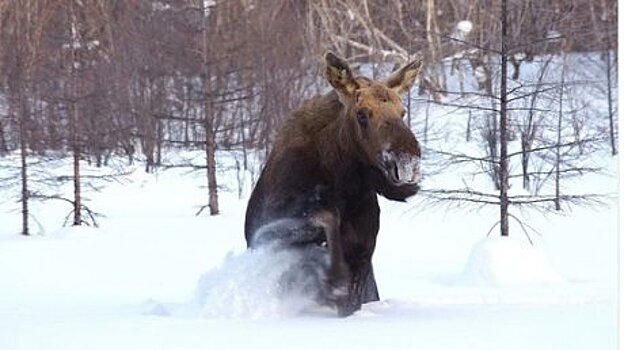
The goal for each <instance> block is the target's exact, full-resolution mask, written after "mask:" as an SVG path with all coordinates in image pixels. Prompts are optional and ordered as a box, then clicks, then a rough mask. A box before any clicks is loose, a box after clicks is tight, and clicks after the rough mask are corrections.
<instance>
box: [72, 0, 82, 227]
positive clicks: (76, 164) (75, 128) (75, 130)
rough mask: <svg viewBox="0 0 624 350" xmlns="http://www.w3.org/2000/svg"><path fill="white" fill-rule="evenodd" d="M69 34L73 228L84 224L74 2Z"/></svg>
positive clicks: (76, 31) (76, 33)
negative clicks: (82, 214) (81, 192)
mask: <svg viewBox="0 0 624 350" xmlns="http://www.w3.org/2000/svg"><path fill="white" fill-rule="evenodd" d="M69 14H70V17H69V34H70V40H71V62H70V71H69V74H70V77H69V79H70V84H71V85H70V93H71V100H72V122H71V139H72V140H71V145H72V153H73V169H74V179H73V180H74V201H73V204H74V220H73V223H72V225H73V226H80V225H81V224H82V217H81V210H80V208H81V206H82V203H81V202H82V198H81V194H80V185H81V184H80V138H79V135H80V127H79V122H80V116H79V110H78V91H80V90H79V88H78V86H77V84H78V79H77V76H76V75H77V71H76V70H77V67H76V63H77V57H76V56H77V55H76V46H77V45H76V44H77V43H78V42H79V38H78V30H77V29H76V28H75V25H76V16H75V14H74V8H73V2H72V1H70V2H69Z"/></svg>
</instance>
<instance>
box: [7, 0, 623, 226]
mask: <svg viewBox="0 0 624 350" xmlns="http://www.w3.org/2000/svg"><path fill="white" fill-rule="evenodd" d="M503 2H505V3H507V2H509V6H507V9H506V10H505V11H504V12H505V15H506V22H505V24H503V22H501V20H500V19H501V11H502V6H501V5H502V3H503ZM616 6H617V3H616V1H613V0H611V1H608V0H566V1H564V0H559V1H551V2H543V1H538V0H529V1H520V0H487V1H481V0H447V1H435V0H426V1H407V0H364V1H359V0H335V1H329V0H301V1H298V0H262V1H261V0H211V1H205V0H161V1H154V0H128V1H109V0H68V1H54V0H0V29H1V31H0V154H9V153H10V152H19V154H20V155H21V160H22V161H21V165H20V169H21V171H20V177H21V181H20V186H21V191H20V192H21V203H22V215H23V216H24V220H23V221H24V227H23V233H24V234H28V200H29V197H30V196H32V191H30V190H29V186H28V179H29V173H28V163H27V161H26V158H27V157H28V156H29V155H33V154H34V155H37V154H39V155H41V154H47V153H50V152H55V154H60V155H69V156H71V157H72V158H73V165H74V166H73V173H74V176H73V179H72V181H73V186H74V196H73V198H69V199H68V200H69V202H70V203H71V204H72V206H73V219H72V223H73V224H74V225H80V224H82V223H84V222H85V218H84V217H83V216H82V215H81V214H82V213H83V212H84V211H85V207H84V205H83V203H82V201H81V195H80V194H81V188H80V185H81V173H80V164H81V161H88V162H92V163H94V164H95V165H97V166H101V165H105V164H107V162H108V160H109V159H110V158H111V157H112V156H114V155H121V156H124V157H127V158H128V161H129V162H133V161H135V159H140V161H141V162H143V164H144V167H145V170H146V171H152V170H154V169H155V168H157V167H160V166H166V164H163V154H164V153H165V152H166V151H167V150H168V149H171V148H186V149H201V150H203V151H204V152H205V154H206V164H205V166H203V167H202V168H203V169H204V170H205V171H206V183H207V188H208V196H207V205H206V207H207V208H208V209H209V211H210V214H213V215H214V214H217V213H218V212H219V206H218V183H217V177H216V171H217V168H218V164H217V162H216V158H215V153H216V151H217V150H219V149H220V150H227V149H237V150H242V151H243V152H244V153H245V152H247V151H248V150H260V151H264V152H266V151H267V150H268V148H269V147H270V145H271V141H272V138H273V135H274V133H275V131H276V128H277V125H278V124H279V122H280V120H281V119H282V118H283V117H285V116H286V115H287V114H288V111H290V110H291V109H293V108H294V107H296V106H298V105H299V104H300V103H301V102H302V101H303V100H305V99H306V98H308V97H309V96H311V95H314V94H316V93H319V92H321V91H324V90H325V85H324V84H323V82H322V79H320V77H321V74H320V68H321V67H320V66H321V61H320V58H321V57H322V54H323V52H325V51H326V50H333V51H335V52H337V53H338V54H340V55H341V56H343V57H347V58H348V59H349V60H350V61H351V62H352V63H354V64H355V65H356V66H357V65H358V64H360V65H361V66H362V67H371V68H372V74H373V76H376V75H378V74H381V72H382V71H383V70H384V69H387V68H386V67H388V66H392V65H397V64H400V63H402V62H404V61H405V60H407V59H408V58H412V57H415V56H418V57H420V58H421V59H422V60H423V62H424V65H425V70H424V72H423V75H422V77H421V79H420V86H419V88H418V97H419V98H420V101H430V102H432V103H440V104H447V105H448V104H452V103H453V97H454V96H455V95H456V94H459V95H461V96H466V95H467V94H471V93H472V94H475V93H481V94H484V95H486V96H490V97H496V96H498V97H496V98H495V99H493V100H492V99H491V100H492V101H494V102H493V103H494V104H495V106H494V107H492V109H493V110H495V111H500V109H501V108H499V106H500V96H501V95H500V93H502V92H501V91H502V90H501V86H500V84H497V77H498V78H499V77H500V70H501V69H500V67H501V63H500V60H497V59H495V58H496V57H504V60H505V61H509V65H510V67H511V68H510V70H511V72H510V73H509V74H510V76H511V78H512V79H517V78H518V77H519V76H520V72H521V70H522V69H523V67H525V66H526V63H530V62H533V61H534V60H535V59H536V57H543V56H544V55H553V54H568V53H582V52H601V53H603V55H604V56H605V57H606V61H607V62H609V65H610V66H609V67H608V70H609V72H608V74H606V76H607V77H609V79H611V78H612V77H613V74H612V72H611V71H614V70H615V67H616V64H615V62H617V57H614V55H615V52H616V50H615V46H616V43H617V36H616V23H617V18H616V13H617V11H616V10H617V8H616ZM460 24H461V25H460ZM502 26H504V27H505V29H506V34H505V36H504V38H503V37H502V36H501V35H500V33H501V31H502V29H503V27H502ZM503 41H504V42H505V45H506V49H505V50H501V47H502V46H501V45H502V43H503ZM501 53H502V54H503V56H501ZM497 55H498V56H497ZM449 64H450V71H449V68H448V67H449ZM506 66H507V65H505V67H506ZM449 74H455V75H457V76H458V77H459V78H458V80H459V81H460V85H461V86H460V88H459V89H456V88H455V87H451V86H449V85H448V78H449ZM469 79H473V80H476V81H477V82H478V90H477V91H467V90H466V89H464V88H463V82H464V81H467V80H469ZM613 81H615V79H613ZM613 81H609V82H608V83H607V84H608V85H605V86H606V89H605V91H607V92H608V93H609V98H608V99H609V111H608V115H607V117H608V119H605V120H606V121H607V123H606V124H605V125H609V130H610V134H608V136H609V139H610V143H611V147H612V152H613V153H614V154H615V152H616V151H617V149H616V147H615V141H614V140H615V139H616V137H617V135H616V130H617V127H616V126H617V120H616V116H617V114H616V105H615V103H614V102H613V101H615V97H614V96H615V95H613V96H612V95H611V93H612V90H613V84H614V83H613ZM565 84H567V83H565ZM565 84H559V85H558V86H560V87H561V88H562V89H563V85H565ZM529 87H530V86H528V85H527V84H525V85H524V86H523V87H522V88H521V89H520V88H518V89H516V91H522V92H523V93H524V94H527V96H535V95H538V94H542V93H553V92H554V91H555V90H556V89H554V88H552V89H549V88H547V86H546V85H544V84H539V87H538V85H534V86H532V87H533V88H534V89H533V90H532V91H529V90H527V89H529ZM505 89H506V88H505ZM542 90H545V91H542ZM411 101H412V98H410V99H409V100H408V103H410V104H411ZM497 101H498V102H497ZM612 103H613V106H612V105H611V104H612ZM461 107H462V108H471V109H475V108H476V107H475V106H466V105H465V104H464V105H463V106H461ZM479 108H480V109H478V110H480V111H483V108H484V107H483V106H481V105H479ZM411 110H412V109H411V108H410V113H409V115H408V118H409V119H410V120H409V122H410V123H411V119H412V118H415V117H414V116H412V113H411ZM533 111H534V112H536V108H533ZM499 114H500V113H499ZM488 115H489V116H490V121H491V123H490V124H489V125H490V126H491V128H489V129H487V128H482V130H485V131H483V132H482V134H483V135H488V133H489V135H490V136H489V139H488V138H487V137H485V136H484V144H486V145H487V144H488V142H490V143H489V145H490V146H491V147H490V151H489V153H487V154H488V156H489V157H491V158H492V159H496V161H492V162H491V163H489V164H493V166H492V167H491V172H492V174H494V177H496V176H499V175H496V174H497V172H498V174H500V169H501V168H500V162H499V161H500V160H501V159H505V160H506V159H507V157H504V156H503V157H502V158H501V157H500V154H499V152H497V151H496V149H497V147H500V145H501V144H500V143H498V142H497V141H495V140H496V139H497V138H498V139H499V140H500V135H501V134H500V129H498V128H496V127H495V125H498V124H500V120H501V119H500V116H499V117H496V116H494V114H491V113H490V114H488ZM524 116H526V113H524V114H523V117H524ZM479 118H480V119H482V120H488V118H487V117H484V118H481V117H479ZM492 118H493V119H492ZM497 118H499V119H497ZM536 119H537V117H535V118H533V119H531V120H536ZM531 123H532V124H531ZM527 124H529V125H528V126H527ZM536 125H538V123H536V122H522V123H517V125H509V129H510V130H512V131H517V132H518V133H520V134H521V135H524V136H522V137H524V138H525V139H526V141H524V143H523V145H526V151H527V152H526V154H525V156H526V157H528V158H527V159H529V158H530V157H531V155H532V154H535V153H536V152H533V151H531V150H532V149H533V148H537V147H539V145H538V143H535V142H533V141H531V140H534V139H535V137H533V138H531V137H529V136H531V135H533V136H535V135H537V134H538V133H537V132H536V130H537V129H535V127H536ZM532 128H533V129H532ZM488 130H489V131H488ZM488 140H489V141H488ZM542 146H543V145H542ZM498 149H499V148H498ZM245 154H246V153H245ZM453 157H454V158H455V159H456V158H457V157H458V155H454V156H453ZM497 162H498V165H496V164H497ZM525 163H526V164H529V162H528V161H526V162H525ZM245 165H246V162H245ZM503 165H504V164H503ZM527 169H528V165H527ZM533 172H536V170H535V169H534V170H533ZM528 174H529V171H528V170H527V174H525V177H526V178H527V179H528V178H529V177H530V176H529V175H528ZM499 180H500V178H499ZM499 180H495V181H494V183H496V184H498V185H496V186H498V187H499V188H500V181H499ZM526 181H527V187H528V186H529V184H528V182H529V180H526Z"/></svg>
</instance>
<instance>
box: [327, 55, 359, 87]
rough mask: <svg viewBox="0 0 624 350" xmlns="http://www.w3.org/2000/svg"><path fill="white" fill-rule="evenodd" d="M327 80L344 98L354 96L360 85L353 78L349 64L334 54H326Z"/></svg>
mask: <svg viewBox="0 0 624 350" xmlns="http://www.w3.org/2000/svg"><path fill="white" fill-rule="evenodd" d="M325 78H327V81H329V83H330V84H331V86H333V87H334V89H335V90H336V91H337V92H338V93H339V94H340V95H342V96H345V97H348V96H352V95H353V94H354V93H355V91H356V90H357V89H359V88H360V85H359V84H358V82H357V81H356V80H355V78H354V77H353V72H351V68H349V64H348V63H347V61H345V60H344V59H342V58H340V57H338V56H336V55H335V54H334V53H333V52H331V51H330V52H327V53H326V54H325Z"/></svg>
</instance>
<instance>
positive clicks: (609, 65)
mask: <svg viewBox="0 0 624 350" xmlns="http://www.w3.org/2000/svg"><path fill="white" fill-rule="evenodd" d="M605 22H606V27H607V28H606V35H605V36H606V44H607V47H606V54H607V55H606V56H607V106H608V108H609V137H610V141H611V154H612V155H614V156H615V155H616V154H617V153H618V150H617V145H616V144H615V125H614V120H613V119H614V113H613V91H612V90H613V88H612V85H611V83H612V82H611V80H612V79H611V70H612V63H611V39H610V33H609V30H610V26H609V19H608V18H607V20H606V21H605Z"/></svg>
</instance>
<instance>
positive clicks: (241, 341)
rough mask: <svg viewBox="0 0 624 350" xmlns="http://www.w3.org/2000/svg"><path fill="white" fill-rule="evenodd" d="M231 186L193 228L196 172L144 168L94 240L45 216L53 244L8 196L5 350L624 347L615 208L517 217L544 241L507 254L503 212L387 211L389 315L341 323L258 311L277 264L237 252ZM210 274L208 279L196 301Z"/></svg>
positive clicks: (240, 205) (0, 279) (102, 200)
mask: <svg viewBox="0 0 624 350" xmlns="http://www.w3.org/2000/svg"><path fill="white" fill-rule="evenodd" d="M612 163H613V164H614V163H615V160H613V162H612ZM613 164H611V169H612V170H611V172H610V176H609V175H607V176H599V175H592V177H587V178H584V179H583V182H582V183H579V184H578V186H588V185H587V184H592V183H594V184H597V186H599V187H600V188H610V189H612V192H615V191H616V189H617V185H616V184H617V178H616V177H615V176H614V175H615V171H614V170H613V169H614V165H613ZM56 171H58V172H63V171H69V167H65V168H63V167H60V168H59V169H57V170H56ZM235 178H236V176H235V173H234V171H231V172H229V173H226V174H222V176H221V177H220V179H221V180H222V182H223V183H224V184H225V185H227V186H228V189H224V190H223V191H222V192H221V205H222V211H223V214H222V215H220V216H218V217H214V218H210V217H207V216H206V215H201V216H199V217H196V216H194V213H195V212H196V211H197V206H198V205H199V204H201V203H203V202H204V198H203V195H204V190H203V189H200V188H199V187H200V186H201V185H203V184H204V178H203V175H202V174H201V173H187V172H185V171H184V170H181V169H173V170H168V171H161V172H160V173H159V174H156V175H147V174H145V173H143V172H142V171H141V169H140V168H139V169H137V170H136V171H135V172H133V173H132V174H131V175H129V176H127V181H125V182H123V183H109V184H106V185H105V187H104V188H103V189H102V190H101V191H100V192H91V193H88V195H87V197H89V198H90V202H89V205H90V206H91V207H92V208H93V209H95V210H97V211H99V212H101V213H104V214H106V218H103V219H101V220H100V224H101V227H100V228H98V229H92V228H62V227H61V226H62V221H63V217H64V215H65V214H66V211H67V207H65V206H64V204H59V203H56V204H54V203H48V204H45V205H44V204H36V205H34V208H33V210H34V211H35V217H36V218H37V219H38V221H39V222H40V225H41V227H42V228H44V229H45V230H44V232H43V235H41V236H36V237H29V238H24V237H20V236H18V235H17V234H16V232H18V231H19V228H20V223H19V214H18V213H17V212H15V211H11V210H13V209H15V208H16V207H17V204H16V203H15V202H14V201H13V199H10V198H3V200H2V201H0V349H7V350H8V349H11V350H13V349H16V350H17V349H42V348H45V349H64V350H66V349H134V350H137V349H196V348H197V349H199V348H201V349H258V348H285V349H286V348H288V349H293V348H306V349H328V348H329V349H382V348H383V349H401V348H403V349H501V348H504V349H522V350H526V349H615V348H616V346H617V344H616V343H617V331H616V322H617V309H616V302H617V209H616V208H617V205H616V203H615V201H609V202H608V204H609V205H607V206H603V207H596V208H577V209H575V210H574V211H572V212H571V213H570V212H568V213H567V214H565V215H550V214H549V215H542V214H540V213H535V212H526V213H524V214H523V215H524V218H525V220H526V221H527V222H530V223H531V226H533V227H534V228H535V229H537V230H538V231H539V232H540V233H541V234H542V236H539V235H537V234H535V233H531V238H532V239H533V241H534V242H535V247H534V248H530V247H529V246H528V245H527V243H526V242H527V240H526V238H525V236H524V233H523V232H522V231H521V229H520V228H519V227H518V226H517V225H516V224H513V223H512V224H513V226H512V229H513V235H514V237H512V239H513V240H514V241H513V242H512V243H509V242H508V241H501V239H500V238H495V237H494V234H492V236H491V237H490V238H487V239H486V237H485V235H486V233H487V231H488V230H489V229H490V227H491V226H492V224H493V223H494V222H495V221H496V217H497V212H496V211H495V210H494V209H491V210H490V209H483V210H480V211H460V210H450V211H448V210H445V208H444V207H436V208H433V209H432V208H427V207H423V206H418V205H417V202H416V201H412V202H410V203H408V204H401V203H391V202H388V201H385V200H382V203H381V206H382V223H381V232H380V235H379V243H378V250H377V251H376V255H375V261H374V263H375V268H376V275H377V278H378V283H379V287H380V292H381V296H382V301H380V302H377V303H372V304H369V305H365V306H364V308H363V310H362V311H360V312H358V313H356V314H355V315H353V316H351V317H348V318H345V319H341V318H337V317H335V316H334V315H333V313H331V312H330V311H329V310H323V309H318V308H309V307H305V306H302V305H303V304H301V303H299V304H297V303H295V304H280V303H279V301H276V300H268V299H270V298H264V297H266V296H268V294H267V293H269V294H270V290H269V291H267V289H266V288H269V289H270V286H268V287H267V284H266V283H264V284H263V281H260V280H258V278H257V277H255V275H257V274H254V272H253V271H256V272H257V271H263V269H270V268H271V265H270V264H269V265H267V263H263V262H261V261H259V260H254V259H255V257H253V256H250V255H249V254H247V253H244V240H243V233H242V225H243V214H244V209H245V205H246V198H245V195H243V198H242V199H239V198H238V196H237V191H236V181H235V180H234V179H235ZM245 193H248V192H247V191H245ZM34 230H35V231H40V229H37V228H36V226H35V228H34ZM228 254H229V258H227V259H226V256H228ZM224 259H225V262H224V263H223V261H224ZM203 274H207V276H210V277H211V278H212V279H211V280H210V279H209V282H204V283H202V284H199V287H198V281H199V279H200V277H201V276H202V275H203ZM234 282H236V283H234ZM211 293H212V294H211ZM197 295H204V296H205V295H213V297H212V298H208V299H209V300H208V299H206V298H199V299H198V298H197ZM217 295H218V297H215V296H217ZM291 302H292V301H291ZM294 311H296V312H294Z"/></svg>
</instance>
